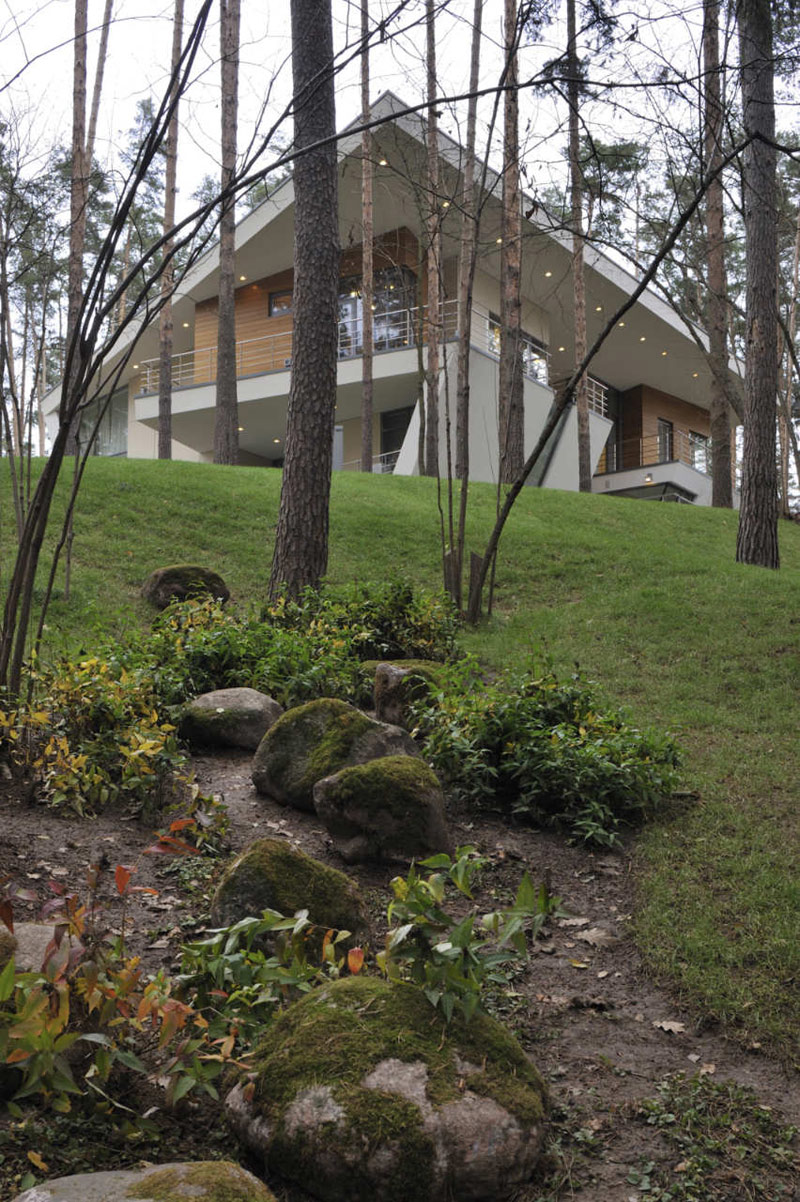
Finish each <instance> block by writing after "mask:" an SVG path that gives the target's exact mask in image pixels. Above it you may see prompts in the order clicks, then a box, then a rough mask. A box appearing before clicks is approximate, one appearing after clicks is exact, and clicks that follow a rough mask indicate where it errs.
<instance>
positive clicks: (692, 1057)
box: [686, 1052, 700, 1064]
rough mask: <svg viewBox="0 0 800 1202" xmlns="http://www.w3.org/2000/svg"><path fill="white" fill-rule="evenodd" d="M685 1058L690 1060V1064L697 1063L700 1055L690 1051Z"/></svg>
mask: <svg viewBox="0 0 800 1202" xmlns="http://www.w3.org/2000/svg"><path fill="white" fill-rule="evenodd" d="M686 1059H687V1060H691V1062H692V1064H697V1061H698V1060H699V1059H700V1057H699V1056H698V1055H697V1052H690V1053H689V1055H688V1056H687V1057H686Z"/></svg>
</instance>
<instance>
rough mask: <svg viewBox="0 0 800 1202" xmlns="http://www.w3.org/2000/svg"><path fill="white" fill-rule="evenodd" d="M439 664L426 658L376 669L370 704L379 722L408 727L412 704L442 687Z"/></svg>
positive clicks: (393, 662) (440, 666)
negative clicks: (371, 702)
mask: <svg viewBox="0 0 800 1202" xmlns="http://www.w3.org/2000/svg"><path fill="white" fill-rule="evenodd" d="M443 683H444V682H443V673H442V665H441V664H436V663H433V662H432V661H430V660H425V659H404V660H392V661H389V660H387V661H386V662H384V663H379V664H376V666H375V681H374V684H373V703H374V706H375V717H376V718H377V719H378V721H379V722H391V723H393V724H394V725H395V726H404V727H408V726H409V712H408V711H409V706H410V705H411V703H412V702H413V701H418V700H419V699H420V698H422V697H427V696H429V695H430V694H431V693H432V692H436V691H438V690H440V689H441V688H443Z"/></svg>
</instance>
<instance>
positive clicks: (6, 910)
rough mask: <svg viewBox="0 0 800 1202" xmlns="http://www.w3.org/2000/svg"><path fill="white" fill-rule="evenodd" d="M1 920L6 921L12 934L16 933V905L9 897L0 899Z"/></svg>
mask: <svg viewBox="0 0 800 1202" xmlns="http://www.w3.org/2000/svg"><path fill="white" fill-rule="evenodd" d="M0 922H3V923H5V925H6V926H7V927H8V929H9V931H10V932H11V934H12V935H13V934H14V907H13V906H12V905H11V902H10V901H9V900H8V898H7V897H4V898H3V899H2V901H0Z"/></svg>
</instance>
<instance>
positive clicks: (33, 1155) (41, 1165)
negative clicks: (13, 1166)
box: [28, 1152, 50, 1173]
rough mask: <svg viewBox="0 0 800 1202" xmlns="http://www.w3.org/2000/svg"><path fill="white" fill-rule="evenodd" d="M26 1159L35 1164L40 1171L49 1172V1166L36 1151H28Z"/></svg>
mask: <svg viewBox="0 0 800 1202" xmlns="http://www.w3.org/2000/svg"><path fill="white" fill-rule="evenodd" d="M28 1160H29V1161H30V1162H31V1164H32V1165H35V1166H36V1168H37V1169H39V1171H40V1172H41V1173H49V1172H50V1166H49V1165H47V1164H45V1162H44V1161H43V1160H42V1158H41V1156H40V1155H39V1153H38V1152H28Z"/></svg>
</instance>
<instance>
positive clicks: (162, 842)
mask: <svg viewBox="0 0 800 1202" xmlns="http://www.w3.org/2000/svg"><path fill="white" fill-rule="evenodd" d="M177 853H181V854H183V855H190V856H199V855H200V852H199V851H198V850H197V848H196V847H192V846H191V844H189V843H184V842H183V840H182V839H173V837H172V835H159V837H158V843H154V844H153V846H152V847H146V848H145V849H144V854H145V855H148V856H153V855H160V856H164V855H175V854H177Z"/></svg>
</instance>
